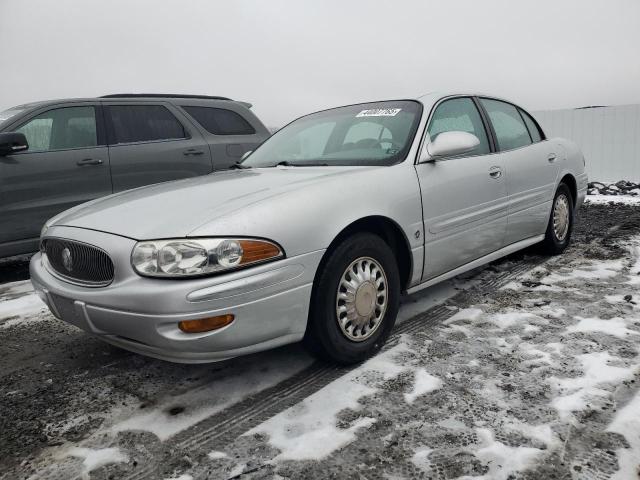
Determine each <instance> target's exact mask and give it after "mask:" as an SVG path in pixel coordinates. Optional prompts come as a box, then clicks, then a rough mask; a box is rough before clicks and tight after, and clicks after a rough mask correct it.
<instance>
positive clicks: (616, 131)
mask: <svg viewBox="0 0 640 480" xmlns="http://www.w3.org/2000/svg"><path fill="white" fill-rule="evenodd" d="M533 113H534V116H535V117H536V118H537V119H538V121H539V122H540V124H541V125H542V128H543V129H544V131H545V133H546V134H547V136H548V137H550V138H551V137H564V138H568V139H571V140H573V141H574V142H576V143H577V144H578V145H579V146H580V148H581V149H582V151H583V152H584V156H585V159H586V161H587V173H588V174H589V180H592V181H595V180H597V181H600V182H615V181H618V180H630V181H634V182H639V181H640V105H619V106H613V107H585V108H576V109H571V110H547V111H540V112H533Z"/></svg>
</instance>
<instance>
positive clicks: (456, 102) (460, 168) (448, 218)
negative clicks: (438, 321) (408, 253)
mask: <svg viewBox="0 0 640 480" xmlns="http://www.w3.org/2000/svg"><path fill="white" fill-rule="evenodd" d="M448 131H464V132H469V133H472V134H474V135H475V136H476V137H478V139H479V140H480V144H479V145H478V146H477V147H476V148H475V149H474V150H473V151H472V152H470V153H467V154H464V155H463V156H456V157H451V158H443V159H438V160H436V161H433V162H427V163H420V164H418V165H416V167H415V168H416V171H417V173H418V178H419V180H420V190H421V194H422V211H423V217H424V228H425V260H424V270H423V281H426V280H429V279H431V278H434V277H436V276H438V275H441V274H443V273H446V272H448V271H450V270H453V269H455V268H457V267H459V266H461V265H464V264H466V263H469V262H471V261H473V260H475V259H477V258H480V257H482V256H484V255H487V254H489V253H491V252H494V251H496V250H499V249H500V248H502V247H503V245H504V236H505V231H506V227H507V204H506V196H507V190H506V185H505V178H504V167H503V165H502V163H501V161H500V158H499V157H498V156H497V155H493V154H492V142H491V140H490V136H489V135H488V134H487V129H486V126H485V121H484V120H483V118H482V116H481V114H480V111H479V110H478V107H477V105H476V103H475V101H474V99H472V98H471V97H454V98H450V99H446V100H444V101H442V102H441V103H440V104H438V105H437V106H436V108H435V110H434V112H433V114H432V117H431V119H430V121H429V124H428V127H427V135H426V138H425V142H424V143H425V145H426V144H427V143H428V142H429V141H433V140H435V139H436V138H437V136H438V135H439V134H440V133H442V132H448Z"/></svg>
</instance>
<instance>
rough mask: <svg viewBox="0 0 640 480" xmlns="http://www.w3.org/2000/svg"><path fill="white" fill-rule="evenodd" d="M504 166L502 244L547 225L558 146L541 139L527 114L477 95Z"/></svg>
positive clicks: (539, 231) (507, 104)
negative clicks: (505, 221) (506, 206)
mask: <svg viewBox="0 0 640 480" xmlns="http://www.w3.org/2000/svg"><path fill="white" fill-rule="evenodd" d="M480 104H481V105H482V107H483V108H484V110H485V111H486V113H487V117H488V118H489V120H490V122H491V125H492V128H493V130H494V132H495V137H496V143H497V148H498V150H499V151H500V153H499V154H498V155H499V156H500V157H501V158H502V161H503V162H504V164H505V166H506V169H507V194H508V202H509V216H508V226H507V234H506V240H505V241H506V244H507V245H508V244H511V243H515V242H518V241H520V240H524V239H527V238H531V237H534V236H536V235H541V234H543V233H544V231H545V229H546V227H547V221H548V219H549V212H550V211H551V202H552V201H553V196H554V193H555V185H556V180H557V176H558V162H559V160H560V157H561V156H562V155H563V151H562V150H561V148H560V146H559V145H557V144H554V143H553V142H549V141H543V138H544V137H543V134H542V130H540V128H539V127H538V126H537V124H536V123H535V121H534V120H533V119H532V118H531V117H530V116H528V114H527V113H526V112H524V111H522V110H521V109H519V108H517V107H516V106H515V105H512V104H510V103H507V102H503V101H500V100H494V99H490V98H481V99H480Z"/></svg>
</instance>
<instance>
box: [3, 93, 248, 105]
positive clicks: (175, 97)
mask: <svg viewBox="0 0 640 480" xmlns="http://www.w3.org/2000/svg"><path fill="white" fill-rule="evenodd" d="M113 100H127V101H131V100H133V101H142V102H145V101H149V102H152V101H156V102H157V101H167V102H171V103H178V104H180V105H203V104H208V103H210V104H218V105H220V104H221V103H226V102H231V103H235V104H240V105H242V106H244V107H246V108H251V107H252V106H253V105H252V104H251V103H249V102H243V101H239V100H233V99H231V98H228V97H220V96H213V95H186V94H170V93H116V94H108V95H102V96H100V97H77V98H58V99H52V100H41V101H37V102H30V103H26V104H23V105H16V106H14V107H11V108H10V109H31V108H37V107H43V106H48V105H57V104H60V103H74V102H100V101H113Z"/></svg>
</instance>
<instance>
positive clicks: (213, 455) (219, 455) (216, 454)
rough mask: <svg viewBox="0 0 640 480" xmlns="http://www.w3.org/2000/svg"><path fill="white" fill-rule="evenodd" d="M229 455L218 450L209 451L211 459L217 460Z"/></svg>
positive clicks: (208, 454) (208, 455)
mask: <svg viewBox="0 0 640 480" xmlns="http://www.w3.org/2000/svg"><path fill="white" fill-rule="evenodd" d="M228 456H229V455H227V454H226V453H224V452H218V451H216V450H214V451H213V452H209V453H207V457H209V458H210V459H211V460H216V459H218V458H227V457H228Z"/></svg>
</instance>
